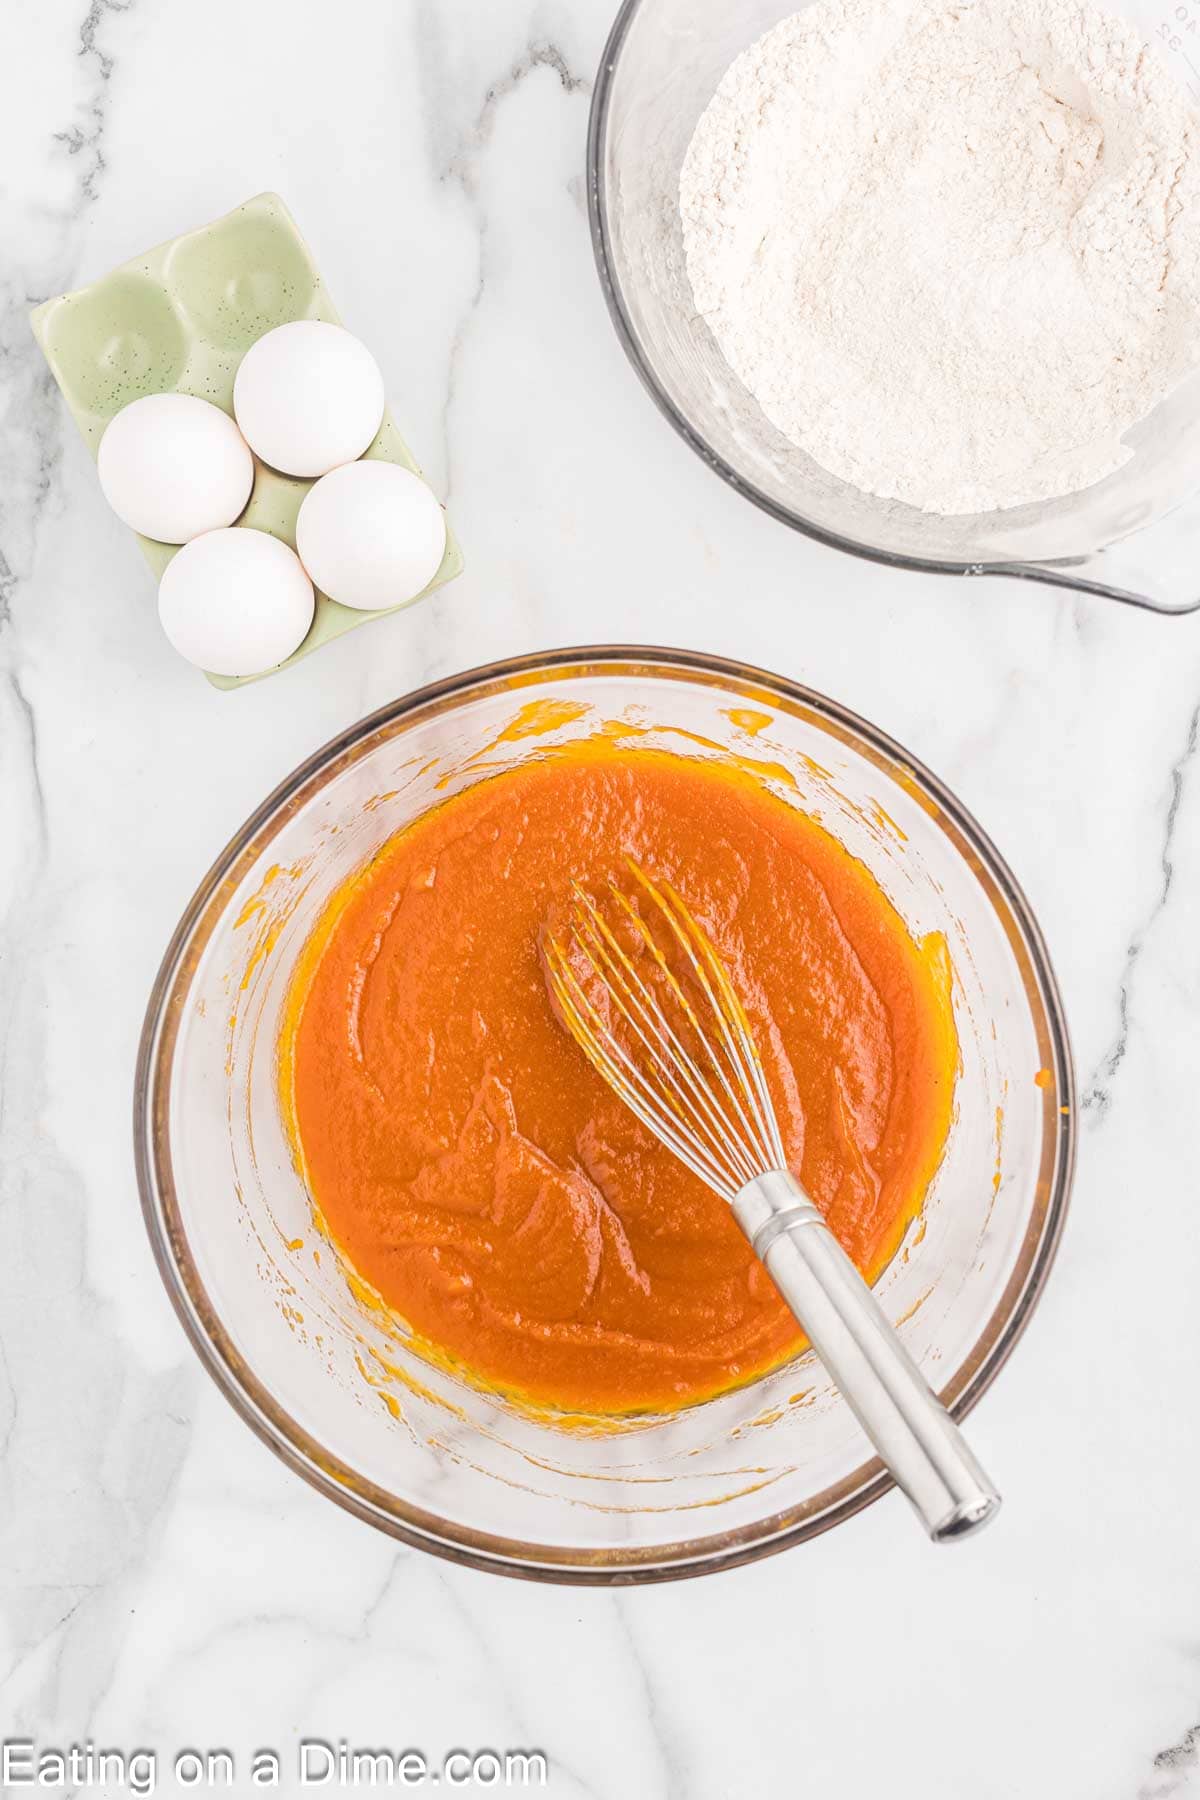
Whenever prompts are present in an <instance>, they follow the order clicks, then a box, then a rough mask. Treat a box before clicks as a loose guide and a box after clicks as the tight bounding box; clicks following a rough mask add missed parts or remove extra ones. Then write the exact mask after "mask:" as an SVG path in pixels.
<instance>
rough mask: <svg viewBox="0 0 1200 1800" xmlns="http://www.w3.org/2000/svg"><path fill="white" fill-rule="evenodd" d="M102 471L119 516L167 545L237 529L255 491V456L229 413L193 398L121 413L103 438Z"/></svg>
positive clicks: (170, 397) (160, 398) (157, 401)
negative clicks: (234, 526) (235, 524)
mask: <svg viewBox="0 0 1200 1800" xmlns="http://www.w3.org/2000/svg"><path fill="white" fill-rule="evenodd" d="M97 470H98V473H99V476H100V486H101V488H102V489H103V491H104V498H105V499H106V500H107V501H108V504H109V505H110V506H111V507H112V509H113V511H114V512H115V513H116V515H117V517H118V518H119V519H123V520H124V521H125V523H126V525H130V526H132V528H133V530H134V531H140V532H141V534H142V536H143V537H148V538H156V539H157V540H158V542H159V543H162V544H186V543H188V542H189V540H190V539H192V538H194V537H199V535H200V533H201V532H202V531H215V530H216V529H217V528H218V526H221V525H232V524H233V521H234V520H235V519H236V518H237V517H238V515H239V513H241V511H242V510H243V508H244V507H245V505H246V502H247V500H248V499H249V498H250V489H251V487H252V486H253V485H254V458H253V457H252V456H251V454H250V452H249V450H248V449H247V447H246V442H245V439H244V438H243V437H242V434H241V432H240V431H239V430H238V428H237V426H236V425H235V424H234V422H233V420H232V419H231V418H230V417H229V414H228V413H223V412H222V411H221V409H220V407H219V406H212V405H210V403H209V402H208V401H207V400H197V399H196V398H195V396H194V395H192V394H147V395H145V396H144V397H143V398H142V399H141V400H133V401H131V402H130V404H129V405H128V406H125V407H122V409H121V411H120V412H119V413H118V414H117V415H116V417H115V418H114V419H113V420H112V421H111V423H110V424H109V426H108V428H107V429H106V431H105V433H104V436H103V437H102V438H101V439H100V452H99V456H98V458H97Z"/></svg>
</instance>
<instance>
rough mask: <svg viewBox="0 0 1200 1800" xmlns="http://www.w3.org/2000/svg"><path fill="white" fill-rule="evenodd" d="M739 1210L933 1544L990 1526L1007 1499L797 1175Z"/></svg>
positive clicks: (765, 1184) (776, 1176)
mask: <svg viewBox="0 0 1200 1800" xmlns="http://www.w3.org/2000/svg"><path fill="white" fill-rule="evenodd" d="M733 1212H734V1217H735V1218H736V1219H737V1222H738V1224H739V1225H740V1226H741V1228H742V1230H743V1231H744V1232H745V1234H746V1236H747V1237H748V1238H749V1240H750V1243H751V1246H752V1247H753V1249H754V1252H755V1254H756V1255H757V1256H758V1257H760V1258H761V1260H762V1262H763V1263H764V1265H765V1267H766V1269H767V1272H768V1274H769V1275H770V1277H771V1279H772V1281H773V1282H774V1283H775V1286H776V1287H777V1288H778V1289H779V1291H780V1293H781V1294H782V1295H783V1297H784V1299H785V1300H786V1301H787V1303H788V1305H789V1306H790V1307H791V1309H792V1312H793V1313H794V1314H795V1316H796V1319H797V1321H798V1322H799V1323H800V1325H802V1326H803V1328H804V1331H805V1333H806V1335H807V1336H808V1338H809V1340H810V1342H811V1343H812V1346H813V1349H814V1350H815V1351H816V1353H817V1355H818V1356H819V1357H820V1359H821V1361H822V1362H823V1363H824V1365H825V1367H826V1368H827V1369H828V1371H829V1373H830V1374H831V1375H832V1376H833V1379H834V1380H835V1381H836V1383H837V1385H838V1387H839V1388H840V1389H841V1392H842V1395H843V1396H844V1398H845V1400H846V1403H847V1405H848V1406H849V1407H850V1408H851V1410H852V1411H853V1413H854V1415H855V1417H856V1418H857V1419H858V1422H859V1424H860V1425H861V1426H862V1428H863V1430H864V1431H865V1432H866V1434H867V1436H868V1437H869V1438H870V1440H871V1442H872V1444H873V1445H874V1446H875V1449H876V1450H877V1451H878V1453H879V1455H880V1456H881V1457H882V1459H883V1461H884V1462H885V1463H886V1465H887V1467H888V1469H889V1470H890V1472H891V1474H892V1476H893V1478H894V1479H895V1482H896V1485H897V1487H899V1488H901V1489H902V1490H903V1492H904V1493H905V1494H907V1495H908V1498H909V1499H910V1500H911V1501H912V1503H913V1506H914V1507H915V1508H916V1510H917V1512H918V1513H919V1515H920V1517H921V1519H922V1520H923V1522H924V1525H925V1528H926V1530H927V1531H928V1532H929V1535H930V1537H931V1538H933V1539H934V1541H935V1542H937V1543H944V1542H946V1541H947V1540H949V1539H951V1538H960V1537H965V1536H966V1535H967V1534H968V1532H972V1531H974V1530H976V1529H977V1528H978V1527H979V1526H980V1525H983V1524H986V1522H987V1521H988V1519H990V1518H991V1517H992V1515H993V1514H994V1513H995V1512H996V1510H997V1508H998V1507H999V1505H1000V1496H999V1494H998V1493H997V1492H996V1489H995V1488H994V1487H993V1485H992V1483H991V1482H990V1481H989V1480H988V1478H987V1476H986V1475H985V1474H984V1472H983V1470H982V1469H981V1468H980V1466H979V1464H978V1463H977V1462H976V1460H975V1458H974V1456H973V1455H972V1454H971V1452H970V1450H969V1449H968V1448H967V1444H966V1440H965V1439H964V1438H963V1435H962V1433H961V1432H960V1431H959V1429H958V1426H957V1425H956V1424H955V1423H954V1420H953V1419H952V1418H951V1417H950V1415H949V1413H948V1412H947V1411H946V1409H945V1407H944V1406H943V1405H942V1403H941V1401H940V1400H938V1399H936V1398H935V1396H934V1395H933V1394H932V1393H931V1392H930V1390H929V1388H928V1386H927V1385H926V1383H925V1380H924V1378H923V1376H922V1375H921V1373H920V1371H919V1369H918V1368H917V1365H916V1364H915V1363H914V1362H913V1360H912V1358H911V1357H910V1356H909V1354H908V1352H907V1350H905V1348H904V1346H903V1345H902V1344H901V1342H900V1340H899V1338H898V1337H897V1336H896V1333H895V1331H894V1330H893V1329H892V1327H891V1326H890V1325H889V1324H888V1321H887V1320H886V1319H885V1318H884V1316H883V1313H882V1312H881V1311H880V1308H879V1303H878V1301H877V1300H876V1299H875V1296H874V1294H872V1292H871V1290H870V1288H869V1287H868V1286H867V1284H866V1282H865V1281H864V1280H863V1278H862V1276H861V1275H860V1274H859V1272H858V1270H857V1269H856V1268H855V1266H854V1264H853V1263H852V1262H851V1261H850V1258H849V1257H848V1256H847V1255H846V1252H845V1251H844V1250H843V1249H842V1247H841V1245H840V1244H839V1243H838V1241H837V1239H836V1238H835V1237H834V1235H833V1233H832V1232H831V1231H830V1229H829V1227H828V1226H827V1225H826V1223H825V1221H824V1219H823V1218H822V1216H821V1214H820V1213H819V1212H818V1210H817V1208H816V1207H815V1206H814V1205H813V1203H812V1201H811V1200H810V1199H809V1198H808V1195H807V1194H806V1193H805V1192H804V1189H803V1188H802V1187H801V1186H800V1184H799V1182H798V1181H797V1180H796V1179H795V1177H794V1176H793V1175H790V1174H789V1173H788V1172H787V1170H786V1169H776V1170H773V1171H772V1172H771V1173H770V1174H769V1175H760V1176H758V1177H756V1179H755V1180H753V1181H751V1182H748V1183H747V1184H746V1186H745V1187H744V1188H743V1189H742V1190H741V1192H740V1193H739V1194H738V1195H737V1196H736V1198H735V1199H734V1202H733Z"/></svg>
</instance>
